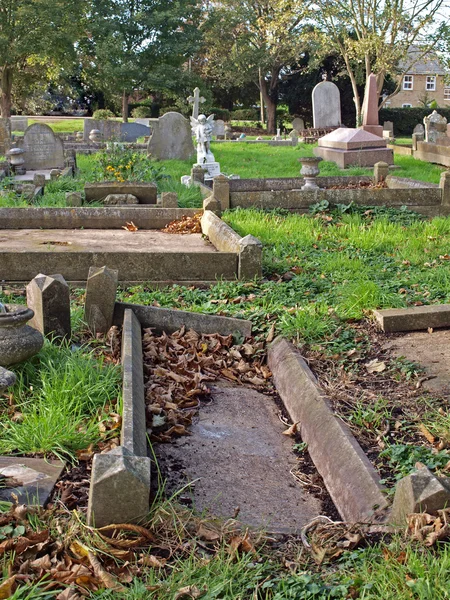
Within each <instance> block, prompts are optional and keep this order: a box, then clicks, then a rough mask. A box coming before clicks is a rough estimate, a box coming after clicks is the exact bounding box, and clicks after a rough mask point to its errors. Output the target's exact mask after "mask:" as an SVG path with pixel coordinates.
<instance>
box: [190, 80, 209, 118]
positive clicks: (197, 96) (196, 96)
mask: <svg viewBox="0 0 450 600" xmlns="http://www.w3.org/2000/svg"><path fill="white" fill-rule="evenodd" d="M187 101H188V102H189V104H192V105H193V106H192V116H193V117H194V119H197V118H198V109H199V106H200V103H202V104H203V102H205V98H203V96H200V90H199V88H198V87H196V88H195V90H194V95H193V96H189V98H188V99H187Z"/></svg>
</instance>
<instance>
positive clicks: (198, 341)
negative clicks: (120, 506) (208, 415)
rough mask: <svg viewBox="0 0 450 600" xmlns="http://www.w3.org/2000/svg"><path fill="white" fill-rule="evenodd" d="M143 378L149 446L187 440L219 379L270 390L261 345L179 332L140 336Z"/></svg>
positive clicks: (219, 336) (250, 341)
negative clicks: (197, 413)
mask: <svg viewBox="0 0 450 600" xmlns="http://www.w3.org/2000/svg"><path fill="white" fill-rule="evenodd" d="M143 350H144V376H145V396H146V403H147V417H148V426H149V428H151V429H152V437H153V439H154V440H155V441H159V442H168V441H170V439H171V437H172V436H174V435H185V434H187V433H188V432H187V430H186V427H187V426H188V425H189V424H190V423H191V420H192V417H193V415H194V413H195V410H196V409H197V408H198V407H199V406H200V401H201V400H205V399H208V396H209V392H210V390H209V387H208V385H209V384H210V383H211V382H213V381H217V380H218V379H220V378H223V379H227V380H228V381H231V382H235V383H237V384H243V385H246V386H250V387H253V388H255V389H257V390H268V389H269V388H270V381H269V380H270V377H271V372H270V370H269V368H268V367H267V365H266V364H264V363H265V344H264V342H262V341H261V342H256V341H255V340H254V339H251V338H248V339H247V340H246V341H245V343H243V344H234V342H233V336H232V335H228V336H222V335H219V334H199V333H196V332H195V331H193V330H189V331H186V329H184V328H182V329H180V330H179V331H176V332H175V333H173V334H171V335H167V334H166V333H163V334H162V335H160V336H157V335H155V334H154V333H153V332H152V330H151V329H146V330H144V336H143Z"/></svg>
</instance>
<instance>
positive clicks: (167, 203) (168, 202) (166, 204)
mask: <svg viewBox="0 0 450 600" xmlns="http://www.w3.org/2000/svg"><path fill="white" fill-rule="evenodd" d="M161 206H162V208H178V194H176V193H175V192H161Z"/></svg>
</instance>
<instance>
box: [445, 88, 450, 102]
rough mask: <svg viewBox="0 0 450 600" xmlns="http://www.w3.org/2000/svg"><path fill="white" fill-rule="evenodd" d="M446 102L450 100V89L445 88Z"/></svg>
mask: <svg viewBox="0 0 450 600" xmlns="http://www.w3.org/2000/svg"><path fill="white" fill-rule="evenodd" d="M444 100H450V87H446V88H444Z"/></svg>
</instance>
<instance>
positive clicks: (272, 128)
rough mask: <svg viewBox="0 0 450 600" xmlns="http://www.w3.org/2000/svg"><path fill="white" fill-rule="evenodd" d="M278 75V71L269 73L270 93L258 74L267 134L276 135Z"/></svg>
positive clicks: (263, 79)
mask: <svg viewBox="0 0 450 600" xmlns="http://www.w3.org/2000/svg"><path fill="white" fill-rule="evenodd" d="M278 73H279V69H277V68H273V69H272V73H271V82H270V92H271V93H269V91H268V90H267V82H266V79H265V77H264V75H263V74H262V71H261V70H260V72H259V89H260V92H261V94H262V97H263V98H264V104H265V105H266V114H267V133H272V134H274V133H276V129H277V105H278V101H277V100H278V99H277V89H278Z"/></svg>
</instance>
